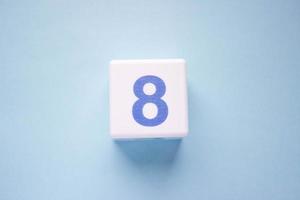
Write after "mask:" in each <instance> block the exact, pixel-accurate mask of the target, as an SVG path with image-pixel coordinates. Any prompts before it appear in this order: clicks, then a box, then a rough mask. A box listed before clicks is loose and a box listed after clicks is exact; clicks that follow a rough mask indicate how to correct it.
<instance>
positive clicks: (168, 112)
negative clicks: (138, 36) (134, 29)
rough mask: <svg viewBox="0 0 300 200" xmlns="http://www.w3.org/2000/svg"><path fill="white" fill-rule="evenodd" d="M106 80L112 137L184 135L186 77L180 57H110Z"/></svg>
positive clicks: (184, 67)
mask: <svg viewBox="0 0 300 200" xmlns="http://www.w3.org/2000/svg"><path fill="white" fill-rule="evenodd" d="M109 84H110V89H109V93H110V100H109V103H110V134H111V136H112V138H115V139H130V138H181V137H184V136H186V135H187V133H188V105H187V80H186V65H185V61H184V60H183V59H149V60H113V61H111V62H110V77H109Z"/></svg>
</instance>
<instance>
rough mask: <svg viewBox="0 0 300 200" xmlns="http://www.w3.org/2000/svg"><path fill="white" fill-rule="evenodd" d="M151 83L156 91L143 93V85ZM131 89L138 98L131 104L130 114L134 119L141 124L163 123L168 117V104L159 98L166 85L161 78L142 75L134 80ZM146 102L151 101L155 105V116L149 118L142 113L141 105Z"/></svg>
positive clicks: (162, 94)
mask: <svg viewBox="0 0 300 200" xmlns="http://www.w3.org/2000/svg"><path fill="white" fill-rule="evenodd" d="M146 83H152V84H153V85H155V87H156V91H155V93H154V94H152V95H147V94H145V93H144V90H143V88H144V85H145V84H146ZM133 91H134V94H135V96H136V97H138V98H139V99H138V100H137V101H136V102H135V103H134V104H133V107H132V115H133V118H134V120H135V121H136V122H137V123H139V124H141V125H143V126H157V125H160V124H161V123H163V122H164V121H165V120H166V119H167V117H168V106H167V104H166V102H165V101H164V100H162V99H161V97H162V96H164V94H165V92H166V85H165V83H164V81H163V80H162V79H160V78H159V77H157V76H152V75H148V76H143V77H141V78H139V79H138V80H136V82H135V83H134V86H133ZM146 103H153V104H155V105H156V106H157V115H156V117H154V118H152V119H149V118H146V117H145V116H144V114H143V107H144V105H145V104H146Z"/></svg>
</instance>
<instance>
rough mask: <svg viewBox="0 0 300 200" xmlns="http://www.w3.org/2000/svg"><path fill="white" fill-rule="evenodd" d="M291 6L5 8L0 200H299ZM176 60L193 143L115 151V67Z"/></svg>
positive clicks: (39, 4) (298, 74)
mask: <svg viewBox="0 0 300 200" xmlns="http://www.w3.org/2000/svg"><path fill="white" fill-rule="evenodd" d="M299 10H300V3H299V1H296V0H295V1H293V0H282V1H279V0H276V1H274V0H273V1H272V0H270V1H256V0H254V1H240V0H236V1H196V0H195V1H158V0H155V1H154V0H153V1H111V0H107V1H90V0H87V1H60V0H57V1H8V0H1V1H0V199H1V200H2V199H3V200H15V199H18V200H19V199H24V200H44V199H49V200H50V199H51V200H52V199H64V200H65V199H70V200H75V199H76V200H77V199H89V200H96V199H124V200H127V199H128V200H129V199H130V200H133V199H149V200H150V199H151V200H152V199H174V200H176V199H246V200H247V199H249V200H250V199H272V200H276V199H284V200H291V199H294V200H296V199H300V135H299V134H300V115H299V113H300V91H299V86H300V48H299V45H300V36H299V35H300V12H299ZM128 58H133V59H137V58H185V59H186V61H187V63H188V81H189V111H190V113H189V117H190V135H189V136H188V137H187V138H185V139H184V140H182V141H164V140H163V141H160V140H155V141H143V142H113V141H112V140H111V138H110V136H109V134H108V63H109V61H110V60H111V59H128Z"/></svg>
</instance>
